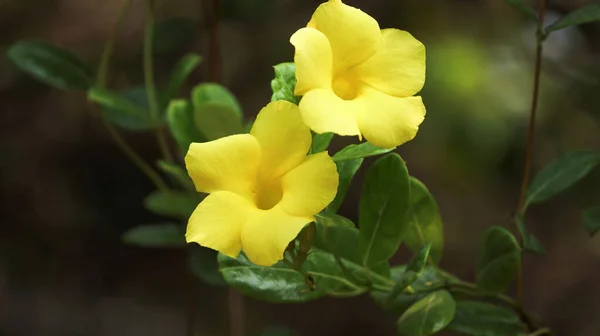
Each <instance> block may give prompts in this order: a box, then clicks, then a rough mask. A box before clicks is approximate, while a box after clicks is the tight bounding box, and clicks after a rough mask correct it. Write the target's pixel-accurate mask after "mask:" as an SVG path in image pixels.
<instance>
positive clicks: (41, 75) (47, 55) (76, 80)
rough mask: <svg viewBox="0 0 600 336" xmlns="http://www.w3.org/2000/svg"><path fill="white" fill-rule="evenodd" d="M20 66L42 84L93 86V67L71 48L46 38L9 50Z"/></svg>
mask: <svg viewBox="0 0 600 336" xmlns="http://www.w3.org/2000/svg"><path fill="white" fill-rule="evenodd" d="M6 55H7V57H8V59H10V60H11V62H13V63H14V64H15V65H16V66H17V67H18V68H19V69H21V70H22V71H24V72H26V73H28V74H29V75H31V76H33V77H34V78H36V79H37V80H39V81H40V82H42V83H45V84H48V85H50V86H53V87H56V88H59V89H64V90H80V91H85V90H87V89H89V88H90V87H91V85H92V83H93V82H94V76H93V75H92V72H91V70H90V67H89V66H88V65H87V64H85V63H84V62H83V61H82V60H80V59H79V58H78V57H77V56H76V55H74V54H73V53H71V52H70V51H68V50H65V49H62V48H59V47H57V46H54V45H52V44H50V43H47V42H42V41H19V42H16V43H15V44H13V45H12V46H11V47H10V48H9V49H8V51H7V53H6Z"/></svg>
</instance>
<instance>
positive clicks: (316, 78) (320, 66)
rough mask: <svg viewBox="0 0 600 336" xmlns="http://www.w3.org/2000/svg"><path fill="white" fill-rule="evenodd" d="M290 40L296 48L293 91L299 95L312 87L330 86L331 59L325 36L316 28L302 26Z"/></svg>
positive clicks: (329, 47)
mask: <svg viewBox="0 0 600 336" xmlns="http://www.w3.org/2000/svg"><path fill="white" fill-rule="evenodd" d="M290 42H291V43H292V45H294V47H295V48H296V52H295V54H294V63H295V64H296V87H295V90H294V93H295V94H296V95H298V96H301V95H304V94H305V93H306V92H308V91H309V90H312V89H317V88H322V89H328V88H331V80H332V76H333V72H332V71H333V70H332V64H333V60H332V56H331V46H330V45H329V41H328V40H327V37H325V35H323V33H321V32H320V31H318V30H316V29H312V28H302V29H300V30H298V31H297V32H295V33H294V35H292V37H291V38H290Z"/></svg>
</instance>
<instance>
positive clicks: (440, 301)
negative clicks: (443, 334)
mask: <svg viewBox="0 0 600 336" xmlns="http://www.w3.org/2000/svg"><path fill="white" fill-rule="evenodd" d="M455 310H456V303H455V302H454V298H453V297H452V295H450V293H448V292H447V291H444V290H442V291H437V292H433V293H431V294H429V295H427V296H426V297H424V298H422V299H421V300H419V301H417V302H416V303H415V304H413V305H412V306H411V307H410V308H408V309H407V310H406V311H405V312H404V314H402V316H400V318H399V319H398V322H397V324H396V327H397V330H398V333H400V334H401V335H405V336H428V335H432V334H435V333H436V332H438V331H440V330H442V329H444V328H445V327H446V326H447V325H448V324H450V322H451V321H452V319H453V318H454V312H455Z"/></svg>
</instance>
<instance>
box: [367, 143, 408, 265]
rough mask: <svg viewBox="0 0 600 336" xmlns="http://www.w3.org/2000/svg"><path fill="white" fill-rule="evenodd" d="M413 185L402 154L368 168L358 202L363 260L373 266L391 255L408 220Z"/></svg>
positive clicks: (389, 155)
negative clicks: (410, 183) (411, 185)
mask: <svg viewBox="0 0 600 336" xmlns="http://www.w3.org/2000/svg"><path fill="white" fill-rule="evenodd" d="M409 193H410V186H409V180H408V170H407V169H406V165H405V164H404V161H403V160H402V158H400V156H399V155H397V154H395V153H392V154H388V155H386V156H384V157H382V158H380V159H379V160H377V161H376V162H375V163H374V164H373V165H372V166H371V167H369V169H368V170H367V172H366V176H365V183H364V188H363V192H362V195H361V198H360V205H359V225H360V234H359V244H358V249H359V250H360V251H361V254H362V256H363V260H362V264H363V265H364V266H367V267H370V266H374V265H377V264H380V263H381V262H385V261H387V260H388V259H389V258H391V257H392V256H393V255H394V253H395V252H396V250H397V249H398V247H399V246H400V242H401V233H402V227H403V226H404V225H405V224H406V214H407V210H408V208H409V195H410V194H409Z"/></svg>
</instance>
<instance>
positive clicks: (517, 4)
mask: <svg viewBox="0 0 600 336" xmlns="http://www.w3.org/2000/svg"><path fill="white" fill-rule="evenodd" d="M506 2H507V3H508V4H509V5H511V6H513V7H514V8H515V9H517V10H518V11H519V12H521V13H523V14H525V15H526V16H527V17H529V18H530V19H533V20H535V21H537V19H538V17H537V14H535V11H534V10H533V8H531V7H529V6H528V5H527V4H526V3H525V2H524V1H523V0H506Z"/></svg>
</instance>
